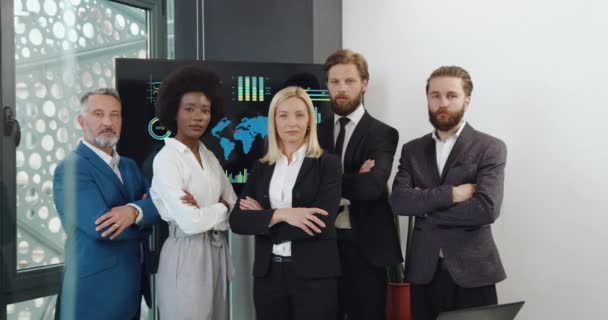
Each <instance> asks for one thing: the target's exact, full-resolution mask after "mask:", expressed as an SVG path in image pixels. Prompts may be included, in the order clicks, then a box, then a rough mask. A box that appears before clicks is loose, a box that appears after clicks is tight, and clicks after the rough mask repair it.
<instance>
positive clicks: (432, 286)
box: [411, 259, 498, 320]
mask: <svg viewBox="0 0 608 320" xmlns="http://www.w3.org/2000/svg"><path fill="white" fill-rule="evenodd" d="M411 297H412V300H411V303H412V319H413V320H435V319H437V315H438V314H439V313H440V312H444V311H451V310H458V309H464V308H473V307H480V306H487V305H493V304H497V303H498V297H497V295H496V285H489V286H484V287H478V288H463V287H460V286H458V285H457V284H456V283H455V282H454V279H452V276H451V275H450V273H449V272H448V270H447V269H446V268H445V265H444V264H443V259H440V261H439V263H438V264H437V270H436V271H435V275H434V276H433V280H432V281H431V282H430V283H428V284H424V285H420V284H413V285H412V295H411Z"/></svg>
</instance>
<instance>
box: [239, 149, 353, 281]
mask: <svg viewBox="0 0 608 320" xmlns="http://www.w3.org/2000/svg"><path fill="white" fill-rule="evenodd" d="M273 172H274V164H273V165H268V164H264V163H260V162H257V163H256V164H255V166H254V168H253V170H252V172H251V175H250V176H249V178H248V181H247V184H246V185H245V188H244V189H243V191H242V192H241V195H240V197H239V201H240V199H242V198H244V197H246V196H249V197H252V198H254V199H256V200H257V201H258V202H259V203H260V205H261V206H262V207H263V208H264V210H241V209H239V205H238V202H237V204H236V205H235V207H234V210H233V211H232V213H231V215H230V228H231V229H232V231H233V232H234V233H238V234H243V235H255V261H254V264H253V275H254V276H255V277H264V276H266V274H267V273H268V269H269V268H268V267H269V265H270V261H271V255H272V245H273V244H278V243H281V242H284V241H291V254H292V256H291V258H292V260H293V266H294V270H295V273H296V275H298V276H300V277H304V278H323V277H335V276H339V275H340V261H339V256H338V245H337V242H336V230H335V227H334V223H335V220H336V216H337V213H338V206H339V204H340V190H341V188H340V175H341V167H340V161H339V160H338V158H337V157H336V156H335V155H332V154H329V153H327V152H324V153H323V155H321V157H319V158H305V159H304V162H303V163H302V167H301V168H300V172H299V173H298V177H297V179H296V183H295V185H294V187H293V190H292V206H293V207H294V208H298V207H306V208H321V209H324V210H325V211H327V212H328V213H329V215H327V216H318V217H319V218H320V219H321V220H322V221H323V222H324V223H325V224H326V227H325V228H321V229H322V233H320V234H316V235H314V236H309V235H308V234H306V233H305V232H304V231H302V229H300V228H297V227H293V226H291V225H289V224H287V223H285V222H281V223H278V224H275V225H274V226H272V227H269V225H270V219H271V218H272V215H273V214H274V209H272V208H270V198H269V196H268V190H269V187H270V180H271V179H272V174H273Z"/></svg>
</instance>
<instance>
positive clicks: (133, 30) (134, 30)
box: [131, 22, 139, 36]
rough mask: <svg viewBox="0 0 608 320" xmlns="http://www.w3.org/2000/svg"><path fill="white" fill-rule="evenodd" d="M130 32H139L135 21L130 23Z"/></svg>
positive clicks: (136, 33)
mask: <svg viewBox="0 0 608 320" xmlns="http://www.w3.org/2000/svg"><path fill="white" fill-rule="evenodd" d="M131 34H132V35H134V36H136V35H138V34H139V26H138V25H137V23H135V22H133V23H131Z"/></svg>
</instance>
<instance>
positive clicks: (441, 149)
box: [431, 120, 466, 258]
mask: <svg viewBox="0 0 608 320" xmlns="http://www.w3.org/2000/svg"><path fill="white" fill-rule="evenodd" d="M465 124H466V122H465V121H464V120H463V121H462V122H461V123H460V128H458V131H456V133H455V134H453V135H452V136H451V137H449V138H447V139H446V140H445V141H441V139H439V136H437V130H433V133H432V135H431V136H432V137H433V140H435V155H436V157H437V159H436V160H437V169H438V170H439V176H441V174H442V173H443V167H445V163H446V162H447V161H448V157H449V156H450V153H451V152H452V149H453V148H454V145H455V144H456V140H458V137H460V133H461V132H462V129H464V125H465ZM439 257H441V258H443V250H442V249H441V248H439Z"/></svg>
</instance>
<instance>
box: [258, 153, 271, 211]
mask: <svg viewBox="0 0 608 320" xmlns="http://www.w3.org/2000/svg"><path fill="white" fill-rule="evenodd" d="M261 167H262V168H263V172H262V176H261V178H262V181H260V184H259V186H262V188H263V189H262V198H263V199H262V203H260V204H261V205H262V207H263V208H270V197H269V195H268V190H270V180H271V179H272V174H273V173H274V163H273V164H270V165H269V164H265V163H263V164H262V166H261ZM256 200H258V199H256Z"/></svg>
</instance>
